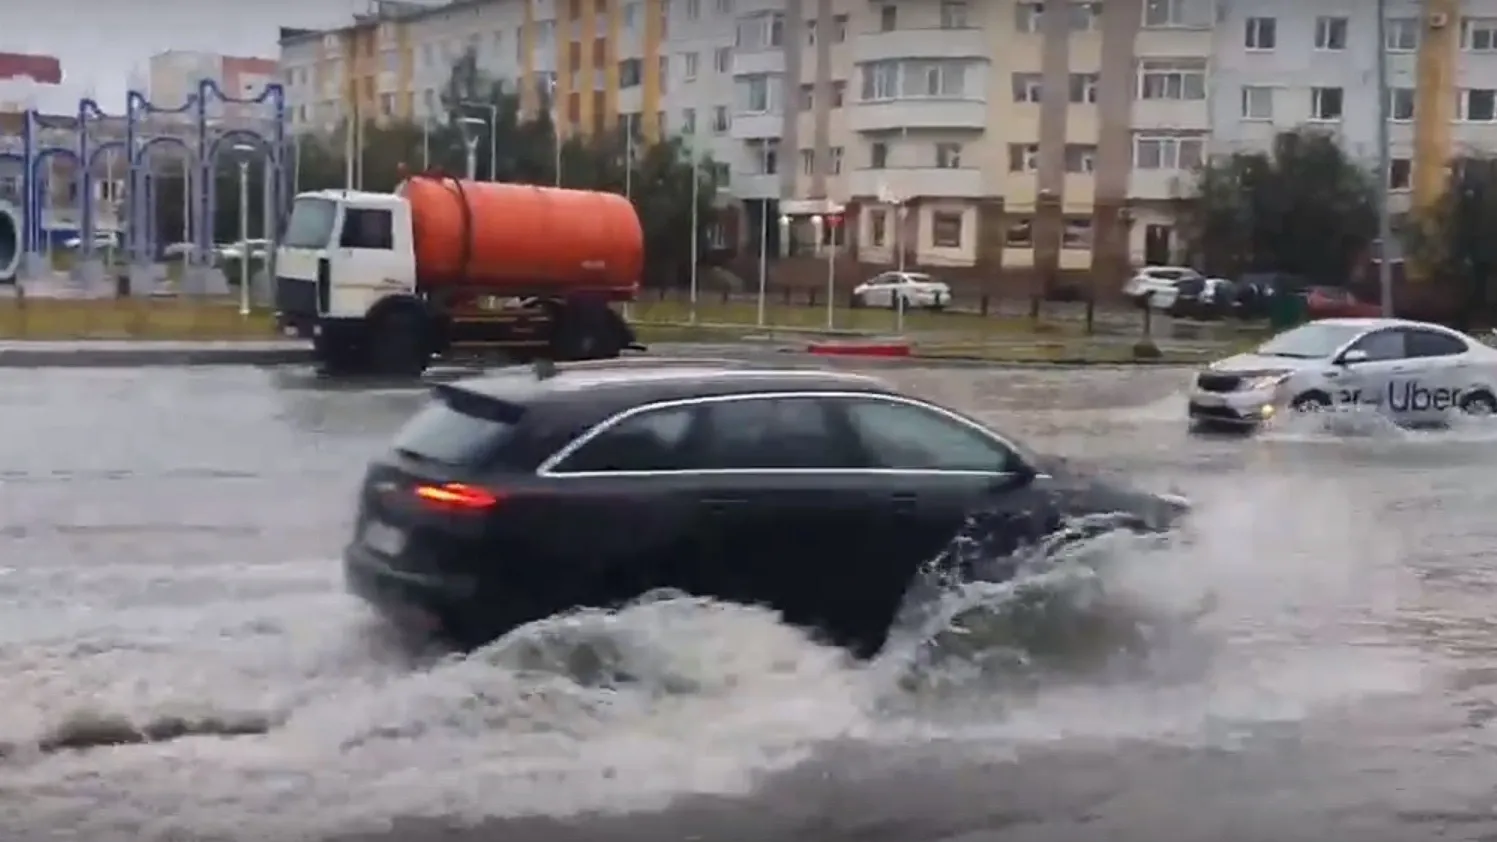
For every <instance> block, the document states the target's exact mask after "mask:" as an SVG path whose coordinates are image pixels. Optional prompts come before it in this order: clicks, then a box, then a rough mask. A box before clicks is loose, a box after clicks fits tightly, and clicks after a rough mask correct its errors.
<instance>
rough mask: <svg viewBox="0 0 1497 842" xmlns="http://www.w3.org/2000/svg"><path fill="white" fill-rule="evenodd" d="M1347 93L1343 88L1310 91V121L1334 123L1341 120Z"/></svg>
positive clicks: (1312, 89)
mask: <svg viewBox="0 0 1497 842" xmlns="http://www.w3.org/2000/svg"><path fill="white" fill-rule="evenodd" d="M1345 96H1346V95H1345V93H1344V92H1343V91H1342V89H1341V88H1311V89H1310V119H1311V120H1321V121H1327V122H1334V121H1336V120H1340V119H1341V113H1342V107H1343V100H1344V99H1345Z"/></svg>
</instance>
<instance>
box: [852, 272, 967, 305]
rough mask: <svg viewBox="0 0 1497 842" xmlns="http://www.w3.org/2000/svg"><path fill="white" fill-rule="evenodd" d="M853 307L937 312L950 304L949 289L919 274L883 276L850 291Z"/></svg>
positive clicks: (907, 273)
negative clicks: (902, 306) (896, 308)
mask: <svg viewBox="0 0 1497 842" xmlns="http://www.w3.org/2000/svg"><path fill="white" fill-rule="evenodd" d="M852 301H853V306H855V307H889V308H891V309H892V308H895V307H898V306H899V305H900V303H901V301H902V302H903V304H904V307H905V308H906V309H914V308H923V309H926V310H940V309H942V308H944V307H945V306H946V305H948V304H950V303H951V287H950V286H948V285H947V284H945V283H944V282H942V281H938V280H936V279H935V278H932V277H931V276H930V275H926V274H923V273H921V272H884V273H883V274H881V275H876V276H874V277H872V278H870V279H869V280H867V281H864V282H863V283H861V284H858V286H857V287H856V288H854V289H853V291H852Z"/></svg>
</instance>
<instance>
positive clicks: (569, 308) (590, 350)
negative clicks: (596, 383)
mask: <svg viewBox="0 0 1497 842" xmlns="http://www.w3.org/2000/svg"><path fill="white" fill-rule="evenodd" d="M553 313H554V318H555V320H554V321H553V323H552V324H553V325H554V327H553V328H552V329H553V330H554V331H555V332H554V333H552V334H551V358H552V359H554V360H556V361H557V362H569V361H580V360H611V359H613V358H615V357H617V356H618V355H619V352H620V351H621V350H623V348H624V346H625V345H626V344H628V341H629V340H628V337H627V335H626V334H627V333H628V331H627V326H625V325H623V324H622V322H621V320H620V319H619V317H618V314H617V313H615V312H613V310H611V309H609V308H608V306H607V305H601V304H600V305H591V304H568V305H562V306H558V307H556V308H555V310H554V311H553ZM621 328H623V329H621Z"/></svg>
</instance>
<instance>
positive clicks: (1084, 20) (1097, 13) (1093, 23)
mask: <svg viewBox="0 0 1497 842" xmlns="http://www.w3.org/2000/svg"><path fill="white" fill-rule="evenodd" d="M1101 28H1102V4H1101V3H1099V2H1090V3H1077V2H1074V0H1073V2H1072V3H1071V31H1072V32H1096V31H1097V30H1099V29H1101Z"/></svg>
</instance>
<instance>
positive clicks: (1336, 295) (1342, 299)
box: [1305, 287, 1383, 319]
mask: <svg viewBox="0 0 1497 842" xmlns="http://www.w3.org/2000/svg"><path fill="white" fill-rule="evenodd" d="M1305 314H1306V315H1307V316H1309V317H1310V318H1312V319H1334V318H1377V317H1378V316H1381V315H1382V314H1383V308H1382V305H1380V304H1373V303H1369V302H1366V301H1363V300H1361V299H1359V298H1357V297H1356V296H1355V295H1352V293H1351V290H1347V289H1342V288H1341V287H1306V288H1305Z"/></svg>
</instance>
